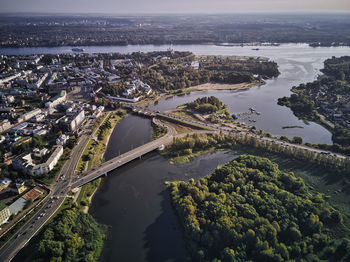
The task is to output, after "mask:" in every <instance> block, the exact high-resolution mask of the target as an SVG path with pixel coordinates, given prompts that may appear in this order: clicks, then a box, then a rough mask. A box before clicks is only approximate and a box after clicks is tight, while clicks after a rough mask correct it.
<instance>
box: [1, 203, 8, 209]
mask: <svg viewBox="0 0 350 262" xmlns="http://www.w3.org/2000/svg"><path fill="white" fill-rule="evenodd" d="M6 207H7V206H6V205H5V204H4V203H2V202H0V211H2V210H3V209H4V208H6Z"/></svg>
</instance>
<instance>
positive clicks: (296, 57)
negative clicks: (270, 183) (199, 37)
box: [0, 44, 350, 144]
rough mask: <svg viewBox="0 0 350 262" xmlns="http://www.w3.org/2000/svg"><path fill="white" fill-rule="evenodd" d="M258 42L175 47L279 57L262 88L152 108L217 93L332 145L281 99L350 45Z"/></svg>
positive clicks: (233, 108)
mask: <svg viewBox="0 0 350 262" xmlns="http://www.w3.org/2000/svg"><path fill="white" fill-rule="evenodd" d="M168 47H169V46H166V45H160V46H156V45H142V46H139V45H130V46H89V47H82V48H84V50H85V51H84V52H86V53H111V52H119V53H131V52H138V51H141V52H150V51H165V50H167V49H168ZM255 48H257V47H254V46H245V47H239V46H228V47H225V46H215V45H175V46H173V49H174V50H176V51H191V52H193V53H195V54H197V55H237V56H264V57H268V58H270V59H271V60H274V61H276V62H277V63H278V65H279V70H280V72H281V75H280V76H279V77H277V78H275V79H271V80H268V81H267V83H266V84H265V85H263V86H260V87H254V88H251V89H249V90H245V91H206V92H193V93H191V94H190V95H186V96H182V97H178V96H175V97H173V98H171V99H168V100H163V101H159V103H158V104H157V105H154V106H153V105H151V106H150V107H151V108H156V109H159V110H166V109H173V108H175V107H176V106H178V105H180V104H183V103H186V102H188V101H192V100H194V99H196V98H198V97H201V96H205V95H214V96H216V97H218V98H219V99H221V100H222V101H223V102H224V103H225V104H227V105H228V106H229V109H230V112H231V113H243V112H247V111H248V109H249V108H250V107H253V108H255V109H256V110H257V111H259V112H261V115H259V116H258V115H252V116H251V118H250V120H252V121H249V122H248V120H245V119H242V120H241V121H242V122H246V123H247V124H249V125H255V126H256V127H257V128H259V129H263V130H265V131H266V132H270V133H272V134H274V135H286V136H288V137H293V136H301V137H303V139H304V141H305V142H312V143H328V144H331V143H332V139H331V134H330V132H328V131H327V130H326V129H325V128H323V127H322V126H320V125H318V124H315V123H312V122H311V123H304V122H303V121H301V120H299V119H298V118H297V117H295V116H294V115H293V113H292V112H291V110H290V109H289V108H287V107H282V106H278V105H277V99H278V98H279V97H283V96H289V95H290V93H291V92H290V89H291V88H292V87H293V86H295V85H299V84H300V83H306V82H310V81H313V80H314V79H316V77H317V75H318V74H320V69H322V68H323V62H324V60H326V59H327V58H331V57H332V56H342V55H350V47H318V48H313V47H309V46H308V45H307V44H283V45H280V46H277V47H275V46H274V47H272V46H271V47H270V46H267V47H258V48H259V51H256V50H252V49H255ZM71 49H72V47H69V46H67V47H35V48H0V54H7V55H29V54H63V53H72V50H71ZM285 126H299V127H302V128H292V129H283V127H285Z"/></svg>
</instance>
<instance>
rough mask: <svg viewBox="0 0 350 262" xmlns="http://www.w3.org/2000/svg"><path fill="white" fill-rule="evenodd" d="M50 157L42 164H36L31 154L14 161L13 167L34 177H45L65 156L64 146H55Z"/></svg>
mask: <svg viewBox="0 0 350 262" xmlns="http://www.w3.org/2000/svg"><path fill="white" fill-rule="evenodd" d="M54 149H55V150H54V151H53V152H52V153H51V155H50V157H49V158H48V159H47V160H46V162H45V163H42V164H37V165H36V164H34V163H33V159H32V156H31V154H24V155H20V156H18V157H16V158H15V159H13V160H12V165H13V167H14V168H15V169H17V170H23V171H25V172H26V173H28V174H30V175H32V176H38V175H44V174H47V173H48V172H50V171H51V170H52V169H53V168H54V167H55V165H56V164H57V162H58V160H59V159H60V158H61V156H62V154H63V146H61V145H57V146H54Z"/></svg>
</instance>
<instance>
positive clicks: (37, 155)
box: [33, 148, 49, 157]
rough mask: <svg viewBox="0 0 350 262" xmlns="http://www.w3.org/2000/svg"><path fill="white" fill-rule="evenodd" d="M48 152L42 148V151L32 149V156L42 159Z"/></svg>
mask: <svg viewBox="0 0 350 262" xmlns="http://www.w3.org/2000/svg"><path fill="white" fill-rule="evenodd" d="M48 151H49V150H48V149H47V148H43V149H41V150H40V149H39V148H34V150H33V152H34V156H35V157H43V156H45V155H46V154H47V152H48Z"/></svg>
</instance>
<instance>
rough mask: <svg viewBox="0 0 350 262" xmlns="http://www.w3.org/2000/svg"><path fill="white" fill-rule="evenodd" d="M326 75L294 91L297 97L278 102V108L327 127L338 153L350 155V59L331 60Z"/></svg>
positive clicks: (325, 64) (326, 68)
mask: <svg viewBox="0 0 350 262" xmlns="http://www.w3.org/2000/svg"><path fill="white" fill-rule="evenodd" d="M322 72H323V73H324V75H321V76H319V78H318V79H317V80H316V81H314V82H312V83H307V84H301V85H299V86H297V87H293V88H292V92H293V93H294V94H292V95H291V96H290V97H283V98H280V99H278V104H279V105H283V106H287V107H290V108H291V110H292V111H293V113H294V114H295V115H296V116H297V117H299V118H301V119H304V120H310V121H315V122H318V123H320V124H322V125H324V126H326V127H327V128H328V129H329V130H330V131H331V132H332V134H333V137H332V139H333V142H334V143H335V144H337V147H338V148H339V150H338V151H339V152H342V153H350V131H349V129H350V106H349V104H350V93H349V89H350V56H345V57H340V58H335V57H333V58H331V59H327V60H326V61H325V62H324V69H323V70H322ZM322 116H324V117H325V120H324V119H323V117H322ZM330 123H331V124H330Z"/></svg>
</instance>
